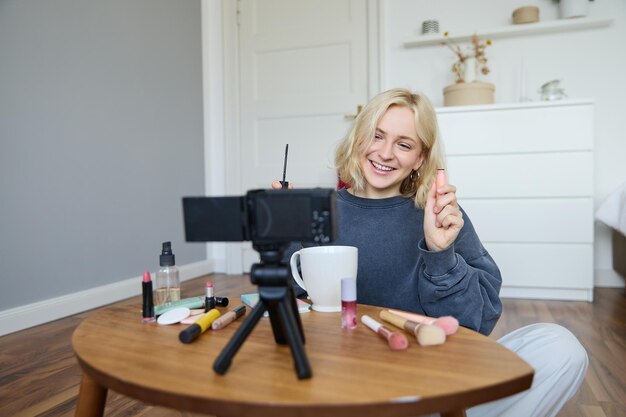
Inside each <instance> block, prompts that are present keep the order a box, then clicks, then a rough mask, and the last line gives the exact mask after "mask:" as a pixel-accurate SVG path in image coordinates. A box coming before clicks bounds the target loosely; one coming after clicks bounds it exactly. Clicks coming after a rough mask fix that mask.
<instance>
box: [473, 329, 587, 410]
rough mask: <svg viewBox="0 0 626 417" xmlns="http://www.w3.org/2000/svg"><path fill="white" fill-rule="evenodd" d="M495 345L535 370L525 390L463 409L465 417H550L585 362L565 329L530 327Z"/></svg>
mask: <svg viewBox="0 0 626 417" xmlns="http://www.w3.org/2000/svg"><path fill="white" fill-rule="evenodd" d="M498 343H500V344H501V345H503V346H505V347H507V348H508V349H509V350H512V351H513V352H515V353H517V354H518V355H519V356H520V357H521V358H522V359H524V360H525V361H526V362H528V364H529V365H530V366H532V367H533V368H534V369H535V376H534V378H533V383H532V386H531V387H530V389H529V390H527V391H524V392H521V393H519V394H516V395H512V396H510V397H506V398H503V399H501V400H497V401H493V402H490V403H486V404H481V405H478V406H476V407H473V408H470V409H468V410H467V416H468V417H496V416H498V417H553V416H556V415H557V414H558V412H559V410H561V408H562V407H563V406H564V405H565V403H566V402H567V401H569V399H570V398H572V396H574V394H575V393H576V391H577V390H578V388H579V387H580V385H581V384H582V382H583V379H584V378H585V372H586V371H587V365H588V364H589V359H588V358H587V352H586V351H585V348H584V347H583V346H582V345H581V344H580V342H579V341H578V339H576V336H574V335H573V334H572V333H571V332H570V331H569V330H567V329H566V328H564V327H562V326H559V325H558V324H552V323H540V324H531V325H529V326H525V327H522V328H521V329H518V330H515V331H513V332H511V333H509V334H507V335H505V336H504V337H502V338H501V339H500V340H498Z"/></svg>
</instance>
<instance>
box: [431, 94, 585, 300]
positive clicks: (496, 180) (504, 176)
mask: <svg viewBox="0 0 626 417" xmlns="http://www.w3.org/2000/svg"><path fill="white" fill-rule="evenodd" d="M593 112H594V110H593V102H592V101H562V102H541V103H520V104H509V105H490V106H469V107H450V108H440V109H437V113H438V118H439V125H440V130H441V136H442V139H443V143H444V146H445V152H446V154H447V164H448V172H449V177H450V182H451V183H453V184H454V185H456V186H457V196H458V198H459V203H460V204H461V206H462V207H463V208H464V209H465V211H466V212H467V214H468V215H469V217H470V219H471V220H472V223H473V224H474V226H475V228H476V231H477V232H478V235H479V237H480V238H481V240H482V242H483V244H484V246H485V247H486V248H487V250H488V251H489V253H490V254H491V255H492V256H493V258H494V259H495V260H496V263H497V264H498V266H499V267H500V270H501V272H502V277H503V286H502V291H501V295H502V296H503V297H515V298H542V299H561V300H587V301H592V298H593V222H594V220H593V210H594V208H593V175H594V174H593V173H594V170H593V132H594V127H593Z"/></svg>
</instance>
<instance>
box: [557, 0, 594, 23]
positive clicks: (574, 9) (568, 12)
mask: <svg viewBox="0 0 626 417" xmlns="http://www.w3.org/2000/svg"><path fill="white" fill-rule="evenodd" d="M559 9H560V14H561V19H570V18H572V17H584V16H587V14H588V12H589V0H559Z"/></svg>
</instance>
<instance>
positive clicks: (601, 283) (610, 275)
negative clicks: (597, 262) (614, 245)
mask: <svg viewBox="0 0 626 417" xmlns="http://www.w3.org/2000/svg"><path fill="white" fill-rule="evenodd" d="M624 281H626V279H625V278H624V277H622V276H621V275H620V274H618V273H617V272H615V271H614V270H612V269H596V270H595V277H594V285H595V286H596V287H605V288H624V287H625V285H624Z"/></svg>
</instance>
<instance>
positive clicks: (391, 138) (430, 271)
mask: <svg viewBox="0 0 626 417" xmlns="http://www.w3.org/2000/svg"><path fill="white" fill-rule="evenodd" d="M335 163H336V166H337V169H338V172H339V176H340V178H341V180H342V181H343V182H345V183H347V184H349V185H350V187H349V188H348V189H343V190H340V191H339V192H338V194H337V212H338V216H337V217H338V222H339V239H338V240H337V241H335V242H334V244H337V245H350V246H356V247H358V249H359V270H358V275H357V276H358V279H357V286H358V288H357V296H358V301H359V303H363V304H371V305H377V306H381V307H389V308H396V309H403V310H408V311H414V312H417V313H420V314H426V315H428V316H432V317H439V316H445V315H452V316H455V317H456V318H457V319H458V320H459V322H460V324H461V325H463V326H465V327H468V328H471V329H474V330H476V331H479V332H481V333H483V334H486V335H488V334H489V333H491V331H492V330H493V328H494V326H495V325H496V322H497V320H498V318H499V317H500V314H501V313H502V304H501V302H500V298H499V295H498V293H499V291H500V286H501V284H502V278H501V275H500V271H499V269H498V267H497V265H496V264H495V262H494V260H493V259H492V258H491V256H490V255H489V254H488V253H487V251H486V250H485V248H484V247H483V245H482V244H481V243H480V240H479V238H478V236H477V234H476V232H475V231H474V228H473V226H472V224H471V222H470V220H469V218H468V217H467V215H466V214H465V213H464V212H463V210H462V209H461V208H460V207H459V205H458V203H457V199H456V188H455V187H454V186H453V185H450V184H445V185H441V186H439V187H437V186H436V181H435V178H436V175H437V169H439V168H443V166H444V164H443V155H442V152H441V145H440V139H439V134H438V126H437V119H436V114H435V111H434V109H433V107H432V105H431V104H430V102H429V101H428V99H427V98H426V97H424V96H422V95H419V94H414V93H412V92H410V91H408V90H404V89H393V90H389V91H386V92H383V93H381V94H379V95H377V96H376V97H374V98H373V99H372V100H371V101H370V102H369V103H368V104H367V105H366V106H365V107H364V108H363V110H362V112H361V113H360V114H359V115H358V117H357V118H356V120H355V123H354V125H353V126H352V128H351V129H350V131H349V132H348V134H347V135H346V137H345V138H344V139H343V141H342V142H341V143H340V144H339V146H338V148H337V153H336V157H335ZM272 186H273V187H274V188H280V183H279V182H274V183H273V184H272ZM499 342H500V343H501V344H503V345H504V346H506V347H507V348H509V349H511V350H513V351H514V352H516V353H517V354H518V355H519V356H521V357H522V358H523V359H525V360H526V361H527V362H529V363H530V364H531V365H532V366H533V367H534V368H535V378H534V381H533V386H532V387H531V389H530V390H529V391H527V392H524V393H521V394H518V395H515V396H512V397H508V398H505V399H502V400H499V401H495V402H493V403H489V404H484V405H481V406H478V407H475V408H473V409H470V410H468V415H470V416H473V415H475V416H554V415H556V414H557V413H558V411H559V410H560V409H561V407H562V406H563V405H564V404H565V402H566V401H567V400H569V398H571V397H572V396H573V395H574V393H575V392H576V391H577V389H578V387H579V386H580V384H581V383H582V381H583V378H584V374H585V371H586V367H587V354H586V352H585V350H584V348H583V347H582V346H581V345H580V343H579V342H578V340H577V339H576V338H575V337H574V336H573V335H572V334H571V333H570V332H569V331H568V330H566V329H564V328H563V327H561V326H558V325H554V324H535V325H531V326H527V327H524V328H522V329H519V330H516V331H515V332H513V333H511V334H509V335H506V336H504V337H503V338H502V339H500V340H499Z"/></svg>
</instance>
